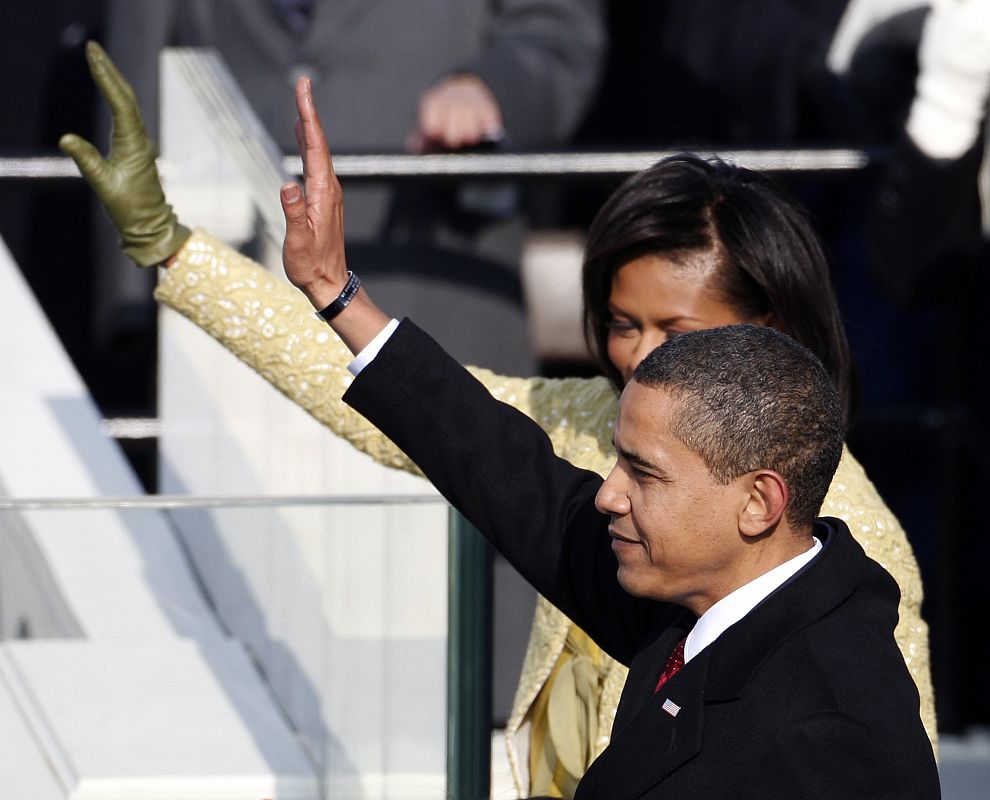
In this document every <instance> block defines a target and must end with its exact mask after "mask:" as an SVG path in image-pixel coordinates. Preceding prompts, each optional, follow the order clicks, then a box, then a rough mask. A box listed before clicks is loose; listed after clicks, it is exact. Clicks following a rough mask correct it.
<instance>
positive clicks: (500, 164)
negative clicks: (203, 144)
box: [0, 148, 876, 179]
mask: <svg viewBox="0 0 990 800" xmlns="http://www.w3.org/2000/svg"><path fill="white" fill-rule="evenodd" d="M679 152H684V151H683V150H643V151H635V152H602V153H591V152H573V153H562V152H553V153H475V154H468V153H465V154H458V153H450V154H435V155H403V154H391V153H389V154H380V155H374V154H369V155H338V156H335V157H334V162H333V163H334V169H335V170H336V172H337V174H338V175H339V176H340V177H341V178H368V179H373V178H381V179H388V178H458V177H464V178H498V177H503V178H509V177H516V178H521V177H558V178H564V177H568V176H594V175H624V174H629V173H632V172H637V171H638V170H641V169H643V168H645V167H648V166H649V165H650V164H653V163H654V162H656V161H659V160H660V159H661V158H665V157H667V156H670V155H674V154H675V153H679ZM694 152H696V153H697V155H700V156H703V157H707V156H713V155H718V157H720V158H722V159H723V160H725V161H729V162H731V163H733V164H738V165H739V166H741V167H747V168H749V169H753V170H757V171H760V172H813V173H814V172H848V171H855V170H860V169H863V168H864V167H867V166H869V164H870V163H872V162H873V161H875V160H876V156H875V154H874V155H871V154H870V153H867V152H866V151H864V150H855V149H841V148H840V149H818V150H807V149H793V150H783V149H777V150H721V151H694ZM282 163H283V167H284V169H285V171H286V172H287V173H289V174H290V175H299V174H301V173H302V160H301V159H300V158H299V156H286V157H285V158H284V159H283V162H282ZM159 169H160V170H161V172H162V174H163V175H166V176H167V174H168V164H167V163H165V162H164V161H163V160H161V159H159ZM79 177H80V175H79V171H78V170H77V169H76V165H75V164H74V163H73V162H72V159H70V158H66V157H59V156H39V157H34V158H0V179H4V178H8V179H13V178H21V179H32V178H42V179H43V178H48V179H64V178H79Z"/></svg>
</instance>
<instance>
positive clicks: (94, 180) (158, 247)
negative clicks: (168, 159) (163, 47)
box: [58, 42, 190, 267]
mask: <svg viewBox="0 0 990 800" xmlns="http://www.w3.org/2000/svg"><path fill="white" fill-rule="evenodd" d="M86 60H87V61H88V62H89V71H90V74H91V75H92V76H93V80H94V81H95V83H96V85H97V87H98V88H99V90H100V92H101V93H102V94H103V97H104V98H105V99H106V101H107V104H108V105H109V106H110V112H111V114H112V116H113V137H112V139H111V144H110V155H109V156H108V157H107V158H106V159H104V158H103V157H102V156H101V155H100V153H99V151H97V149H96V148H95V147H93V145H92V144H90V143H89V142H87V141H86V140H85V139H83V138H81V137H79V136H76V135H75V134H74V133H67V134H65V135H64V136H63V137H62V138H61V139H60V140H59V143H58V146H59V147H60V148H61V149H62V151H63V152H64V153H65V154H66V155H68V156H71V157H72V160H73V161H75V162H76V166H77V167H79V171H80V172H81V173H82V176H83V177H84V178H85V179H86V181H87V183H89V185H90V186H91V187H93V191H95V192H96V196H97V197H99V198H100V202H102V203H103V206H104V208H105V209H106V211H107V214H108V215H109V216H110V220H111V222H113V224H114V227H115V228H116V229H117V231H118V232H119V233H120V237H121V246H122V249H123V251H124V254H125V255H127V256H128V257H129V258H130V259H131V260H132V261H134V263H135V264H137V265H138V266H139V267H150V266H153V265H155V264H161V263H163V262H164V261H165V260H167V259H168V258H169V257H170V256H172V255H174V254H175V253H177V252H178V251H179V250H180V249H181V248H182V245H183V244H185V242H186V240H187V239H188V238H189V236H190V231H189V229H188V228H187V227H185V226H184V225H182V224H181V223H180V222H179V220H178V219H177V218H176V216H175V212H174V211H173V210H172V206H170V205H169V204H168V203H167V202H165V193H164V191H162V184H161V181H160V180H159V178H158V169H157V168H156V166H155V158H156V157H157V155H158V153H157V150H156V148H155V146H154V145H153V144H152V143H151V140H150V139H149V138H148V135H147V133H145V130H144V120H142V119H141V110H140V109H139V108H138V105H137V100H136V99H135V97H134V90H133V89H132V88H131V86H130V84H129V83H128V82H127V81H126V80H124V77H123V76H122V75H121V74H120V72H118V71H117V68H116V67H115V66H114V64H113V62H112V61H111V60H110V59H109V57H108V56H107V54H106V53H105V52H104V50H103V48H102V47H100V46H99V45H98V44H97V43H96V42H88V43H87V44H86Z"/></svg>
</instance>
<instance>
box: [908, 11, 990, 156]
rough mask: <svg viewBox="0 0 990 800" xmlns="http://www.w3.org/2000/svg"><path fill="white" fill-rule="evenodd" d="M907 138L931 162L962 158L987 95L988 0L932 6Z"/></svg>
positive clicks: (989, 83)
mask: <svg viewBox="0 0 990 800" xmlns="http://www.w3.org/2000/svg"><path fill="white" fill-rule="evenodd" d="M918 67H919V73H918V80H917V84H916V90H915V99H914V102H913V103H912V105H911V111H910V113H909V115H908V121H907V132H908V135H909V136H910V137H911V139H912V141H914V143H915V144H916V145H917V146H918V147H919V148H920V149H921V151H922V152H924V153H925V154H927V155H928V156H930V157H932V158H943V159H954V158H959V157H960V156H962V155H963V154H964V153H965V152H966V151H967V150H969V148H970V147H972V146H973V144H974V143H975V142H976V138H977V136H978V135H979V132H980V124H981V122H982V120H983V118H984V115H985V114H986V108H987V96H988V94H990V0H933V2H932V9H931V13H930V14H929V16H928V18H927V19H926V20H925V27H924V30H923V32H922V34H921V43H920V45H919V47H918Z"/></svg>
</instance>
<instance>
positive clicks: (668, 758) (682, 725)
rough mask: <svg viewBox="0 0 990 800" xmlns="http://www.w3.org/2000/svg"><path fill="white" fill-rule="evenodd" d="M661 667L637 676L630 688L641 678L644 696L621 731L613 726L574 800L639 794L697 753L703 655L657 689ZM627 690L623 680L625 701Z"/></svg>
mask: <svg viewBox="0 0 990 800" xmlns="http://www.w3.org/2000/svg"><path fill="white" fill-rule="evenodd" d="M678 638H679V637H678ZM674 643H676V639H675V640H674V642H672V643H671V647H670V648H667V649H666V650H665V651H664V654H665V655H664V661H666V655H667V654H669V650H670V649H672V647H673V644H674ZM650 649H652V648H650ZM662 670H663V663H661V664H660V667H659V668H658V669H657V670H656V674H654V675H652V676H651V677H649V678H645V679H644V678H642V677H641V676H639V675H637V681H636V686H635V687H634V688H635V690H636V691H640V689H642V688H644V686H643V684H644V683H645V691H646V699H645V700H644V701H641V702H640V704H639V708H638V710H636V712H635V713H634V714H633V715H632V716H631V718H627V719H626V720H625V724H624V725H623V726H622V728H621V730H619V731H613V735H612V740H611V742H610V743H609V746H608V747H607V748H606V749H605V752H603V753H602V754H601V755H600V756H599V757H598V759H597V760H596V761H595V762H594V763H593V764H592V765H591V768H590V769H589V770H588V772H587V773H586V774H585V776H584V777H583V778H582V779H581V783H580V784H579V785H578V791H577V795H576V798H575V800H581V798H603V797H608V798H614V800H626V799H627V798H636V797H642V796H643V795H644V794H646V793H647V792H649V791H650V790H651V789H652V788H653V787H654V786H656V785H657V784H658V783H660V782H661V781H662V780H664V779H665V778H666V777H667V776H668V775H670V773H672V772H673V771H674V770H676V769H678V768H679V767H681V766H682V765H684V764H685V763H687V762H688V761H690V760H691V759H692V758H694V757H695V756H696V755H698V753H699V752H700V750H701V741H702V733H703V731H704V711H705V681H706V679H707V672H708V655H707V653H706V652H702V653H699V654H698V656H697V657H695V658H693V659H691V661H690V662H689V663H687V664H685V665H684V667H683V668H682V669H681V671H680V672H678V673H677V674H676V675H674V677H673V678H671V679H670V680H669V681H667V682H666V683H665V684H664V686H663V688H662V689H661V690H660V691H659V692H654V691H653V690H654V688H655V687H656V682H657V679H658V678H659V675H660V672H661V671H662ZM650 671H652V670H650ZM637 672H642V673H645V672H647V670H646V669H643V670H637ZM630 674H632V673H631V672H630ZM629 689H630V687H629V684H628V683H627V684H626V690H625V691H624V692H623V699H624V700H625V699H626V698H625V695H626V691H629ZM627 708H628V704H627ZM629 713H631V712H627V715H628V714H629ZM616 721H617V722H618V714H616ZM618 776H621V778H620V779H617V778H618Z"/></svg>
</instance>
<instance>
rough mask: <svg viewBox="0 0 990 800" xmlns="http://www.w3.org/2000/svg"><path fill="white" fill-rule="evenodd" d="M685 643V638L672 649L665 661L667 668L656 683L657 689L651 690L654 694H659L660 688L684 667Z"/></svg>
mask: <svg viewBox="0 0 990 800" xmlns="http://www.w3.org/2000/svg"><path fill="white" fill-rule="evenodd" d="M686 641H687V638H686V637H685V638H684V639H681V640H680V641H679V642H678V643H677V646H676V647H675V648H674V652H673V653H671V654H670V658H668V659H667V666H665V667H664V668H663V674H662V675H661V676H660V680H658V681H657V688H656V689H654V690H653V693H654V694H656V693H657V692H659V691H660V687H661V686H663V685H664V684H665V683H666V682H667V681H669V680H670V679H671V678H673V677H674V675H675V674H676V673H677V670H679V669H680V668H681V667H683V666H684V642H686Z"/></svg>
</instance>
